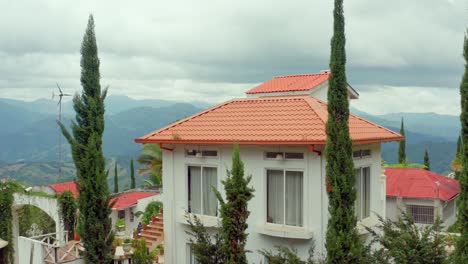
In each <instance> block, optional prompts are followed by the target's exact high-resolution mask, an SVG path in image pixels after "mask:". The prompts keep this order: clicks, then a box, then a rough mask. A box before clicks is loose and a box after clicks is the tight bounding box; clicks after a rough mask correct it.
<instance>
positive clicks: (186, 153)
mask: <svg viewBox="0 0 468 264" xmlns="http://www.w3.org/2000/svg"><path fill="white" fill-rule="evenodd" d="M191 150H192V151H193V150H195V151H196V152H200V153H202V156H201V158H205V159H206V158H208V159H217V158H218V157H219V150H218V149H206V148H203V149H199V148H185V149H184V155H185V157H187V158H198V157H196V156H195V155H189V154H188V152H189V151H191ZM203 151H216V156H204V155H203Z"/></svg>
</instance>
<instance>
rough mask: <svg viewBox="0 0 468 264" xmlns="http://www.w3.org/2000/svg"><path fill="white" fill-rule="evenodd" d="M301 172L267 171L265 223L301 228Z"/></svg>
mask: <svg viewBox="0 0 468 264" xmlns="http://www.w3.org/2000/svg"><path fill="white" fill-rule="evenodd" d="M302 218H303V172H302V171H290V170H276V169H271V170H267V222H269V223H274V224H282V225H291V226H302V225H303V224H302Z"/></svg>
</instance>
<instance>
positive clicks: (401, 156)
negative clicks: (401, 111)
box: [398, 118, 406, 163]
mask: <svg viewBox="0 0 468 264" xmlns="http://www.w3.org/2000/svg"><path fill="white" fill-rule="evenodd" d="M400 134H401V135H402V136H403V137H404V136H405V124H404V123H403V118H402V119H401V127H400ZM405 160H406V140H402V141H400V145H399V147H398V163H403V162H404V161H405Z"/></svg>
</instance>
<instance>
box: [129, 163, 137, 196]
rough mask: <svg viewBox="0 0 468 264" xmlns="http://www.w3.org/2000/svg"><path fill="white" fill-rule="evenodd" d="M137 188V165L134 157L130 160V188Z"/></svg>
mask: <svg viewBox="0 0 468 264" xmlns="http://www.w3.org/2000/svg"><path fill="white" fill-rule="evenodd" d="M135 188H136V182H135V167H134V165H133V159H131V160H130V189H135Z"/></svg>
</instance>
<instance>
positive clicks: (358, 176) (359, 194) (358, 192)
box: [354, 169, 362, 220]
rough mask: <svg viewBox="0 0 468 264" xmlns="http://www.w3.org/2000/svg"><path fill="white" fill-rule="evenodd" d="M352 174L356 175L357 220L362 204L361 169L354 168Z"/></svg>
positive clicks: (359, 217)
mask: <svg viewBox="0 0 468 264" xmlns="http://www.w3.org/2000/svg"><path fill="white" fill-rule="evenodd" d="M354 174H355V175H356V176H355V177H356V185H355V187H356V205H355V206H356V216H357V218H358V220H361V219H362V218H361V215H362V213H361V206H362V190H361V169H355V170H354Z"/></svg>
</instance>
